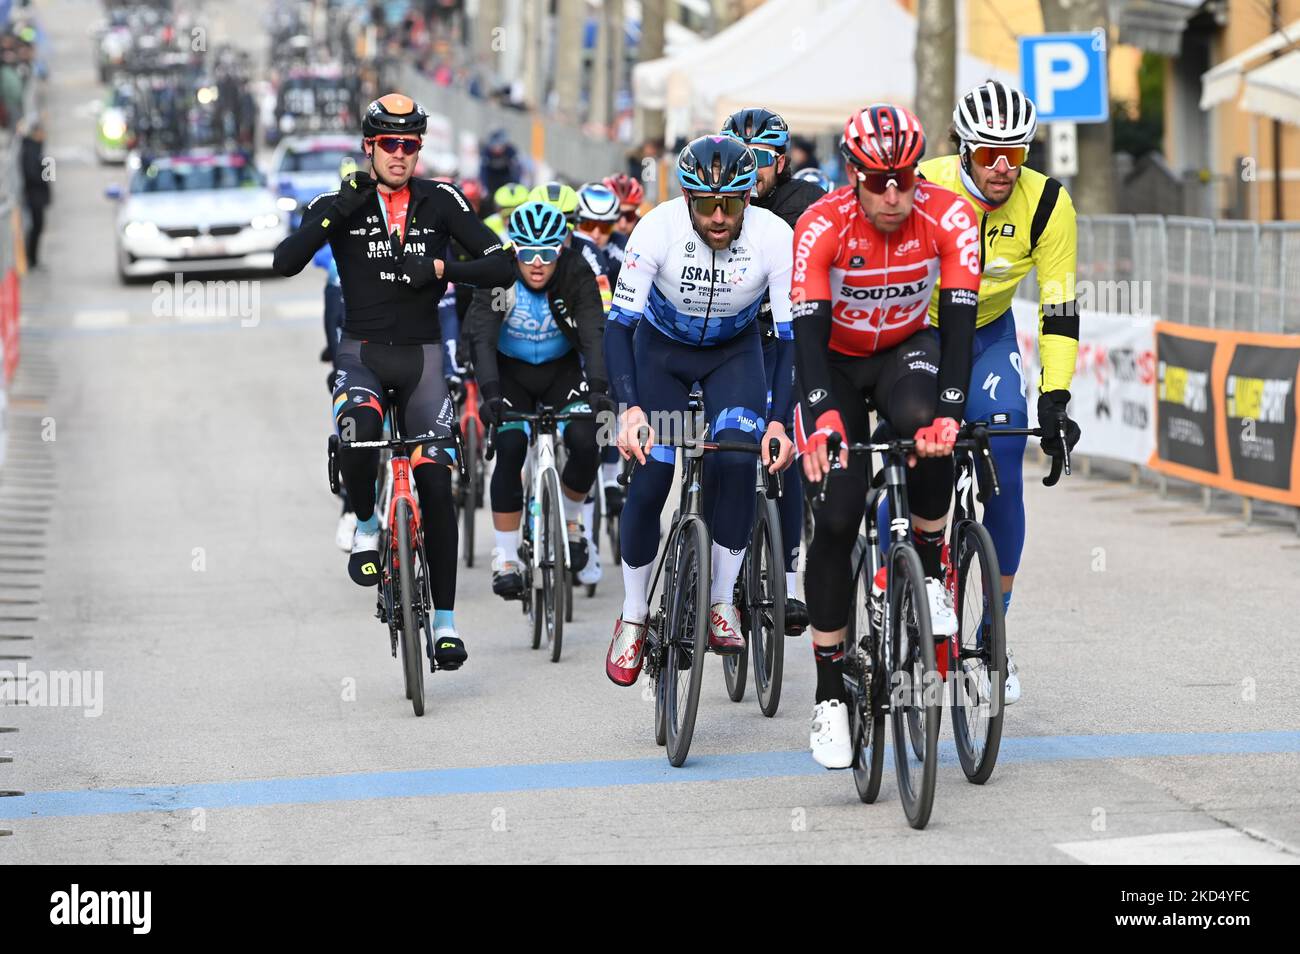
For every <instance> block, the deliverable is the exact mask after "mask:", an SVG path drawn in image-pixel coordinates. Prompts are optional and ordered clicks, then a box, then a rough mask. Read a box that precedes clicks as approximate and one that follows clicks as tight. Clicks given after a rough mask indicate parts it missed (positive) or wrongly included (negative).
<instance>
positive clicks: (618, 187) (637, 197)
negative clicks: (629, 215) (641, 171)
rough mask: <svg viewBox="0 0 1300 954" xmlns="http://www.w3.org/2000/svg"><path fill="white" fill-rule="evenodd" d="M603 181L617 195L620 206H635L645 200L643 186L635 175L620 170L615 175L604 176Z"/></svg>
mask: <svg viewBox="0 0 1300 954" xmlns="http://www.w3.org/2000/svg"><path fill="white" fill-rule="evenodd" d="M604 182H605V185H606V186H608V187H609V191H610V192H612V193H614V194H615V195H616V196H618V204H619V207H620V208H624V209H626V208H627V207H628V206H631V207H633V208H636V207H637V206H639V205H640V204H641V203H642V202H644V201H645V188H644V187H643V186H642V185H641V180H640V179H638V178H637V177H636V176H630V175H628V174H627V173H626V172H620V173H619V174H618V175H615V176H606V177H605V179H604Z"/></svg>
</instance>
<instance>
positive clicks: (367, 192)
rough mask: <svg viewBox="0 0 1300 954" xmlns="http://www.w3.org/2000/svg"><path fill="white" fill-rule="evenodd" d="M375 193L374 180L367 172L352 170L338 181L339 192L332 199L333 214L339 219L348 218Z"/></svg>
mask: <svg viewBox="0 0 1300 954" xmlns="http://www.w3.org/2000/svg"><path fill="white" fill-rule="evenodd" d="M374 194H375V180H374V179H372V178H371V177H370V174H369V173H365V172H354V173H352V174H351V175H349V176H348V177H347V178H345V179H344V180H343V181H342V182H341V183H339V194H338V197H337V198H336V199H335V200H334V214H335V215H337V216H338V217H339V218H340V219H347V218H350V217H351V215H352V213H354V212H356V211H357V210H358V209H360V208H361V207H362V206H364V205H365V204H366V203H367V202H368V201H370V199H372V198H373V197H374Z"/></svg>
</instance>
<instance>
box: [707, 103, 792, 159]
mask: <svg viewBox="0 0 1300 954" xmlns="http://www.w3.org/2000/svg"><path fill="white" fill-rule="evenodd" d="M722 134H723V135H724V136H730V137H731V138H732V139H739V140H740V141H741V142H743V143H744V144H745V145H747V146H771V147H772V148H773V149H775V150H776V151H777V152H785V147H786V146H788V145H789V144H790V127H789V126H787V125H786V124H785V120H784V119H782V118H781V117H780V116H778V115H777V114H776V113H774V112H772V111H771V110H770V109H764V108H763V107H761V106H752V107H749V108H747V109H738V110H736V111H735V112H734V113H732V114H731V115H730V116H728V117H727V121H726V122H724V123H723V124H722Z"/></svg>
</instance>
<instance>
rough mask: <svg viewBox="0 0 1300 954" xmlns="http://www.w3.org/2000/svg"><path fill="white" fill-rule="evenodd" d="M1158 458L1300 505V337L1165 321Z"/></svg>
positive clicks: (1168, 467) (1175, 472)
mask: <svg viewBox="0 0 1300 954" xmlns="http://www.w3.org/2000/svg"><path fill="white" fill-rule="evenodd" d="M1156 354H1157V358H1158V379H1159V380H1158V385H1157V402H1156V406H1157V411H1156V415H1157V423H1156V433H1157V442H1156V453H1155V454H1154V455H1153V456H1152V459H1151V466H1152V467H1154V468H1155V469H1157V470H1160V471H1163V472H1164V473H1167V474H1170V475H1171V476H1174V477H1181V478H1183V479H1185V480H1192V481H1195V482H1197V483H1202V484H1208V485H1209V486H1211V487H1217V488H1219V489H1221V490H1227V491H1230V492H1232V493H1235V494H1241V495H1242V496H1245V497H1255V498H1258V499H1261V500H1270V501H1273V502H1274V503H1282V504H1290V505H1292V506H1300V448H1298V447H1297V442H1296V426H1297V419H1298V418H1300V405H1298V404H1297V384H1298V383H1300V336H1296V335H1269V334H1256V333H1250V332H1239V331H1219V330H1215V329H1210V328H1191V327H1187V326H1185V325H1175V324H1172V323H1168V322H1159V323H1157V325H1156Z"/></svg>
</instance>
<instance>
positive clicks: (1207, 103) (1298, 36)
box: [1201, 20, 1300, 109]
mask: <svg viewBox="0 0 1300 954" xmlns="http://www.w3.org/2000/svg"><path fill="white" fill-rule="evenodd" d="M1297 42H1300V20H1296V21H1295V22H1294V23H1290V24H1288V25H1287V26H1285V27H1283V28H1282V29H1281V30H1278V31H1277V32H1275V33H1270V34H1269V35H1268V36H1267V37H1266V38H1264V39H1263V40H1260V41H1259V42H1258V43H1256V44H1254V45H1253V46H1249V47H1247V48H1246V49H1244V50H1242V51H1241V52H1240V53H1238V54H1237V55H1236V56H1233V57H1229V58H1228V59H1226V60H1224V61H1223V62H1222V63H1220V64H1219V65H1218V66H1216V67H1214V68H1213V69H1211V70H1207V71H1206V72H1205V73H1203V74H1202V75H1201V109H1213V108H1214V107H1215V106H1218V105H1219V104H1220V103H1226V102H1227V101H1228V100H1230V99H1232V98H1233V97H1234V96H1236V95H1237V93H1238V91H1239V90H1240V89H1241V78H1242V74H1243V73H1244V72H1245V70H1246V67H1247V66H1249V65H1250V64H1251V63H1254V62H1255V61H1256V60H1261V59H1263V58H1264V57H1266V56H1268V55H1269V54H1271V53H1275V52H1277V51H1278V50H1284V49H1286V48H1287V47H1289V46H1292V45H1293V44H1295V43H1297Z"/></svg>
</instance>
